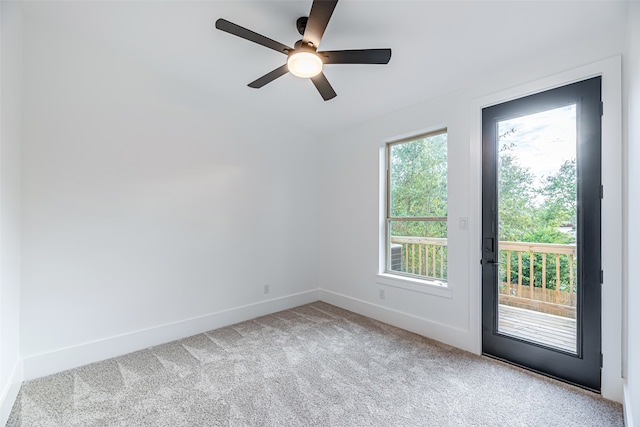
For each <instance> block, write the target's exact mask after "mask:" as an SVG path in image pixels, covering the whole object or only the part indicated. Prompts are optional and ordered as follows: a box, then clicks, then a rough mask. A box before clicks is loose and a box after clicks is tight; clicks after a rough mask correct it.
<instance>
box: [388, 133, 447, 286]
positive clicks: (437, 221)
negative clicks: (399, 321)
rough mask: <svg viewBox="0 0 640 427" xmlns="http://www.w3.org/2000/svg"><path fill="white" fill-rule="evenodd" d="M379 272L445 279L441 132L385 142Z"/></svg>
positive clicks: (444, 168) (444, 135)
mask: <svg viewBox="0 0 640 427" xmlns="http://www.w3.org/2000/svg"><path fill="white" fill-rule="evenodd" d="M386 157H387V168H386V169H387V198H386V205H387V206H386V249H385V252H386V257H385V259H386V268H385V273H390V274H397V275H403V276H409V277H413V278H418V279H422V280H428V281H431V282H442V283H444V282H446V281H447V131H446V129H443V130H440V131H437V132H433V133H429V134H426V135H421V136H419V137H417V138H415V137H414V138H412V139H410V140H403V141H396V142H391V143H389V144H387V156H386Z"/></svg>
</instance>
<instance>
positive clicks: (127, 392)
mask: <svg viewBox="0 0 640 427" xmlns="http://www.w3.org/2000/svg"><path fill="white" fill-rule="evenodd" d="M7 425H9V426H30V427H31V426H172V427H173V426H218V425H224V426H227V425H229V426H247V425H251V426H254V425H255V426H510V427H511V426H545V427H547V426H563V427H568V426H580V427H585V426H598V427H604V426H622V425H623V417H622V408H621V406H620V405H618V404H614V403H611V402H609V401H606V400H604V399H602V398H600V397H599V396H598V395H595V394H592V393H590V392H586V391H583V390H580V389H577V388H575V387H571V386H567V385H564V384H561V383H558V382H556V381H553V380H549V379H546V378H543V377H540V376H538V375H532V374H529V373H527V372H524V371H522V370H520V369H517V368H514V367H511V366H509V365H505V364H502V363H499V362H496V361H493V360H490V359H487V358H484V357H479V356H475V355H472V354H469V353H466V352H463V351H460V350H456V349H453V348H451V347H448V346H445V345H443V344H440V343H437V342H435V341H431V340H428V339H425V338H423V337H420V336H418V335H414V334H411V333H409V332H406V331H403V330H400V329H397V328H394V327H391V326H388V325H385V324H383V323H380V322H377V321H374V320H371V319H368V318H366V317H362V316H359V315H356V314H353V313H351V312H348V311H344V310H341V309H339V308H336V307H334V306H331V305H328V304H325V303H322V302H317V303H313V304H310V305H305V306H302V307H298V308H295V309H292V310H286V311H283V312H280V313H275V314H272V315H269V316H264V317H260V318H258V319H254V320H251V321H247V322H243V323H239V324H237V325H233V326H229V327H226V328H222V329H217V330H214V331H211V332H207V333H205V334H201V335H196V336H193V337H190V338H186V339H183V340H180V341H175V342H171V343H168V344H164V345H161V346H157V347H153V348H149V349H146V350H142V351H139V352H136V353H132V354H128V355H125V356H122V357H118V358H115V359H110V360H106V361H104V362H99V363H94V364H91V365H88V366H84V367H81V368H77V369H73V370H70V371H66V372H62V373H59V374H56V375H51V376H48V377H45V378H40V379H37V380H33V381H29V382H26V383H25V384H23V386H22V389H21V391H20V395H19V396H18V400H17V401H16V404H15V406H14V408H13V412H12V413H11V416H10V419H9V423H8V424H7Z"/></svg>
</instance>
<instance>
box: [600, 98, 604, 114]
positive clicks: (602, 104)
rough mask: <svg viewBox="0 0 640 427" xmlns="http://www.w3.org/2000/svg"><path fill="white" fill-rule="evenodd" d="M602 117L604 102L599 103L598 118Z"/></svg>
mask: <svg viewBox="0 0 640 427" xmlns="http://www.w3.org/2000/svg"><path fill="white" fill-rule="evenodd" d="M602 116H604V102H602V101H600V117H602Z"/></svg>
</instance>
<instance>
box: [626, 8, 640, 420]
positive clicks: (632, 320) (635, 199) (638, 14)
mask: <svg viewBox="0 0 640 427" xmlns="http://www.w3.org/2000/svg"><path fill="white" fill-rule="evenodd" d="M628 16H629V21H628V31H629V34H628V45H627V55H626V56H625V68H624V74H625V83H626V90H625V92H626V94H627V105H626V106H627V114H626V118H627V120H626V128H627V161H628V168H627V170H628V180H627V205H628V211H627V213H628V215H627V217H628V219H629V221H628V235H627V244H628V252H627V260H628V262H627V275H626V276H627V330H626V332H627V337H626V338H627V343H626V344H627V345H626V347H627V357H626V362H627V363H626V384H625V415H626V419H627V426H628V427H633V426H634V425H636V426H637V425H638V423H640V329H639V328H638V326H639V325H640V312H639V311H638V306H640V280H639V279H638V271H637V262H638V260H640V224H638V218H640V196H639V195H640V3H638V2H636V1H630V2H629V14H628ZM634 423H635V424H634Z"/></svg>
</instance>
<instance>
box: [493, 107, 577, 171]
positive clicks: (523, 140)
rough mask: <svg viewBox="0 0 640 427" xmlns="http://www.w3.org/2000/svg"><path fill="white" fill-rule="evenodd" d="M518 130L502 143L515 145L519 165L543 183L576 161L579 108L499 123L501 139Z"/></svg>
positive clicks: (547, 112) (537, 114) (514, 149)
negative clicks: (572, 161) (510, 131)
mask: <svg viewBox="0 0 640 427" xmlns="http://www.w3.org/2000/svg"><path fill="white" fill-rule="evenodd" d="M511 129H514V130H515V132H514V133H512V134H509V135H508V136H507V137H505V138H503V139H502V140H501V141H500V142H501V143H511V142H513V143H515V145H514V148H513V150H512V153H513V155H514V157H516V158H517V161H518V163H519V164H520V165H521V166H524V167H526V168H528V169H529V170H530V172H531V173H533V174H534V175H535V176H536V181H538V182H540V183H541V182H542V180H544V177H546V176H549V175H553V174H554V173H555V172H557V171H558V169H559V168H560V166H561V165H562V164H563V163H564V162H565V161H567V160H571V159H575V158H576V106H575V104H572V105H568V106H565V107H560V108H555V109H553V110H547V111H543V112H541V113H536V114H531V115H528V116H521V117H516V118H513V119H509V120H504V121H501V122H499V123H498V132H499V135H502V134H504V133H505V132H506V131H508V130H511Z"/></svg>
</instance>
